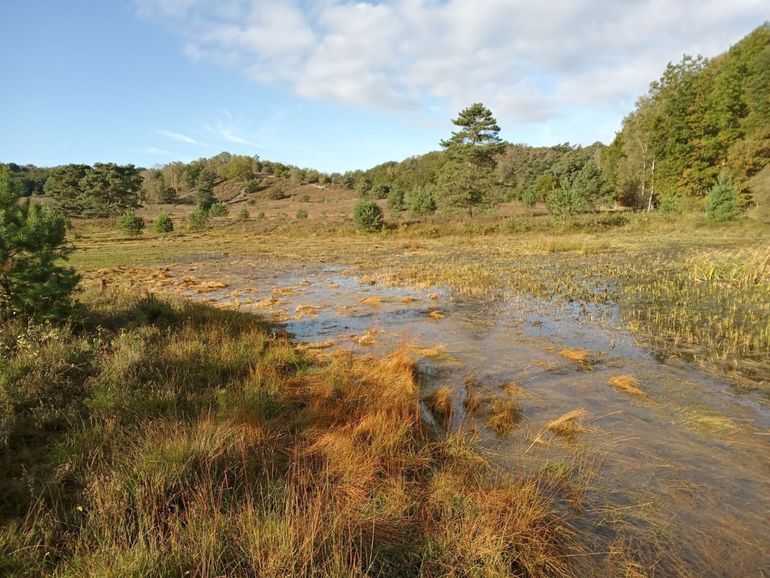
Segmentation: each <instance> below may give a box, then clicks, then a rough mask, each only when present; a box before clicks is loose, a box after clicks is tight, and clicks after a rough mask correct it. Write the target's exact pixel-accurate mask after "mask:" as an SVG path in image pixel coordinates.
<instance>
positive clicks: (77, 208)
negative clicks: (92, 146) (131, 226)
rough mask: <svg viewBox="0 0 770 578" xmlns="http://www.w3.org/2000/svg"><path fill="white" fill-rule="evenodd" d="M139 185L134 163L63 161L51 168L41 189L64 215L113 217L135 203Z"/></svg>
mask: <svg viewBox="0 0 770 578" xmlns="http://www.w3.org/2000/svg"><path fill="white" fill-rule="evenodd" d="M141 186H142V177H141V175H140V173H139V170H138V169H137V168H136V167H134V165H125V166H121V165H116V164H114V163H96V164H95V165H94V166H93V167H89V166H88V165H64V166H61V167H56V168H54V169H51V171H50V175H49V177H48V180H47V181H46V184H45V193H46V195H49V196H51V197H52V198H53V199H55V200H56V201H57V202H58V204H59V206H60V207H61V208H62V210H64V212H65V213H67V214H68V215H71V216H78V217H114V216H117V215H119V214H120V213H121V212H123V211H125V210H126V209H132V208H136V207H138V206H139V191H140V189H141Z"/></svg>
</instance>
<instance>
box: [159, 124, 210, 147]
mask: <svg viewBox="0 0 770 578" xmlns="http://www.w3.org/2000/svg"><path fill="white" fill-rule="evenodd" d="M155 132H157V133H158V134H159V135H162V136H165V137H166V138H169V139H171V140H175V141H177V142H183V143H186V144H192V145H198V146H208V145H206V143H204V142H201V141H198V140H195V139H194V138H193V137H191V136H187V135H186V134H182V133H180V132H173V131H170V130H163V129H160V128H159V129H156V131H155Z"/></svg>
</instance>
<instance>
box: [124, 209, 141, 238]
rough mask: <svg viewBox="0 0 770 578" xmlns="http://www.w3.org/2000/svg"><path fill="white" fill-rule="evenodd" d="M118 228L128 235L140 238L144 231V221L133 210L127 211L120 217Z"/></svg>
mask: <svg viewBox="0 0 770 578" xmlns="http://www.w3.org/2000/svg"><path fill="white" fill-rule="evenodd" d="M118 228H119V229H120V230H121V231H123V232H124V233H125V234H126V235H130V236H131V237H138V236H139V235H141V234H142V230H143V229H144V219H143V218H142V217H140V216H139V215H137V214H136V211H134V210H133V209H126V211H125V212H124V213H123V214H122V215H120V216H119V217H118Z"/></svg>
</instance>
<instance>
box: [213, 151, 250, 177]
mask: <svg viewBox="0 0 770 578" xmlns="http://www.w3.org/2000/svg"><path fill="white" fill-rule="evenodd" d="M254 165H255V159H253V158H252V157H247V156H240V155H238V156H234V157H232V158H231V159H230V160H229V161H228V162H227V163H226V164H224V165H223V166H222V167H221V168H220V169H219V175H220V176H222V177H224V178H226V179H231V180H234V181H241V182H250V180H251V179H252V178H253V177H254V172H255V170H254Z"/></svg>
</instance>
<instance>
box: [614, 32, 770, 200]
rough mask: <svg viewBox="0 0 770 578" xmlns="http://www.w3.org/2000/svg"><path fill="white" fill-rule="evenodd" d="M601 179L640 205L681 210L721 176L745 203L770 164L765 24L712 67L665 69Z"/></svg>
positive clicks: (704, 63)
mask: <svg viewBox="0 0 770 578" xmlns="http://www.w3.org/2000/svg"><path fill="white" fill-rule="evenodd" d="M602 157H603V159H604V167H603V168H604V172H605V174H606V176H607V178H608V179H609V180H610V182H611V183H612V184H613V185H614V186H615V188H616V190H617V191H618V194H619V196H620V197H622V198H625V199H629V200H631V201H632V202H633V203H634V204H635V205H637V206H644V205H645V204H650V203H652V204H658V203H660V204H661V205H662V206H663V208H664V209H666V208H670V209H674V210H676V209H678V208H681V203H682V201H686V199H688V198H698V197H703V196H704V195H706V193H707V192H708V191H709V189H710V188H711V187H712V185H713V184H714V182H715V181H716V180H717V177H718V175H719V173H720V172H722V171H725V172H726V173H727V174H728V175H729V176H730V177H732V179H733V181H734V183H735V185H736V187H737V188H738V189H739V191H740V192H741V194H742V196H743V200H744V202H745V203H748V202H750V201H751V196H752V191H751V189H750V187H749V183H750V179H751V178H752V177H753V176H755V175H756V174H758V173H759V172H760V171H761V170H762V169H763V168H764V167H765V166H766V165H767V164H768V161H769V160H770V24H767V23H766V24H764V25H762V26H760V27H759V28H757V29H756V30H755V31H754V32H752V33H751V34H750V35H748V36H747V37H746V38H744V39H743V40H742V41H740V42H739V43H738V44H736V45H734V46H733V47H732V48H731V49H730V50H729V51H728V52H726V53H725V54H722V55H720V56H718V57H716V58H713V59H711V60H708V59H704V58H701V57H695V58H694V57H690V56H685V57H684V58H683V59H682V60H681V62H679V63H678V64H669V65H668V67H667V68H666V70H665V71H664V72H663V75H662V76H661V78H660V80H658V81H656V82H653V83H652V84H651V85H650V91H649V93H648V94H647V95H645V96H643V97H642V98H640V99H639V101H638V103H637V106H636V109H635V110H634V111H633V112H632V113H631V114H629V115H628V116H627V117H626V118H625V120H624V121H623V127H622V129H621V130H620V132H618V134H617V136H616V138H615V140H614V141H613V143H612V144H611V145H610V146H609V147H608V148H607V149H606V150H605V151H604V154H603V155H602Z"/></svg>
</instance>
